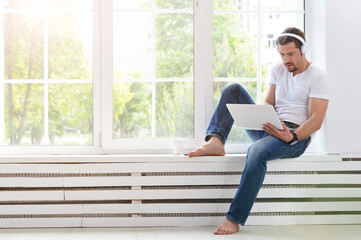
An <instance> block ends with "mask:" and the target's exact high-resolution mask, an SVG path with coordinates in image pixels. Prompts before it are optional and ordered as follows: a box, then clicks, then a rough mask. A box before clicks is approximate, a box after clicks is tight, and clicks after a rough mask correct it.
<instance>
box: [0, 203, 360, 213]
mask: <svg viewBox="0 0 361 240" xmlns="http://www.w3.org/2000/svg"><path fill="white" fill-rule="evenodd" d="M229 205H230V204H229V203H217V204H215V203H191V204H190V203H187V204H185V203H176V204H165V203H163V204H78V205H71V204H56V205H51V204H47V205H0V216H1V215H9V214H59V215H61V214H90V213H226V212H227V211H228V209H229ZM360 209H361V202H342V201H341V202H288V203H277V202H267V203H259V202H256V203H255V204H254V206H253V208H252V212H253V213H255V212H327V211H328V212H335V211H337V212H340V211H353V212H356V211H360Z"/></svg>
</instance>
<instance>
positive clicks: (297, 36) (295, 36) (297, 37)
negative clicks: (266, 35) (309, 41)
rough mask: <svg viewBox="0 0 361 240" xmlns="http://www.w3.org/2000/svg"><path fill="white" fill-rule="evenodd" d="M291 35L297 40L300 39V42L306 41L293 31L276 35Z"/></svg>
mask: <svg viewBox="0 0 361 240" xmlns="http://www.w3.org/2000/svg"><path fill="white" fill-rule="evenodd" d="M286 36H288V37H293V38H296V39H298V40H300V42H301V43H302V44H303V45H305V44H306V41H305V39H303V38H302V37H301V36H299V35H297V34H294V33H282V34H281V35H279V36H278V37H286Z"/></svg>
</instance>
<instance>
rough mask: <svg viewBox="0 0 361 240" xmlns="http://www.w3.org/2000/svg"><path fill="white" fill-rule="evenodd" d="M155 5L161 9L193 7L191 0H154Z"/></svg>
mask: <svg viewBox="0 0 361 240" xmlns="http://www.w3.org/2000/svg"><path fill="white" fill-rule="evenodd" d="M155 5H156V7H157V8H161V9H193V0H155Z"/></svg>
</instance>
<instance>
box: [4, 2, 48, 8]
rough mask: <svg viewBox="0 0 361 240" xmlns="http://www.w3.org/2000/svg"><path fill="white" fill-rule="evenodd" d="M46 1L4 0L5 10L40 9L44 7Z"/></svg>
mask: <svg viewBox="0 0 361 240" xmlns="http://www.w3.org/2000/svg"><path fill="white" fill-rule="evenodd" d="M46 2H47V0H32V1H29V0H4V1H3V4H4V7H5V8H23V9H24V8H35V9H42V8H44V7H45V6H46Z"/></svg>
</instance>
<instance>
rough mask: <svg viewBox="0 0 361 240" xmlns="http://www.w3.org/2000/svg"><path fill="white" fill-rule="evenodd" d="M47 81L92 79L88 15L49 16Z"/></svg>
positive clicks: (90, 26) (90, 16)
mask: <svg viewBox="0 0 361 240" xmlns="http://www.w3.org/2000/svg"><path fill="white" fill-rule="evenodd" d="M48 22H49V25H48V32H49V37H48V39H49V41H48V45H49V51H48V54H49V56H48V58H49V70H48V71H49V79H92V57H93V56H92V25H91V24H89V23H91V22H92V15H91V13H90V12H89V13H78V12H77V13H63V14H52V15H51V16H49V21H48Z"/></svg>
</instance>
